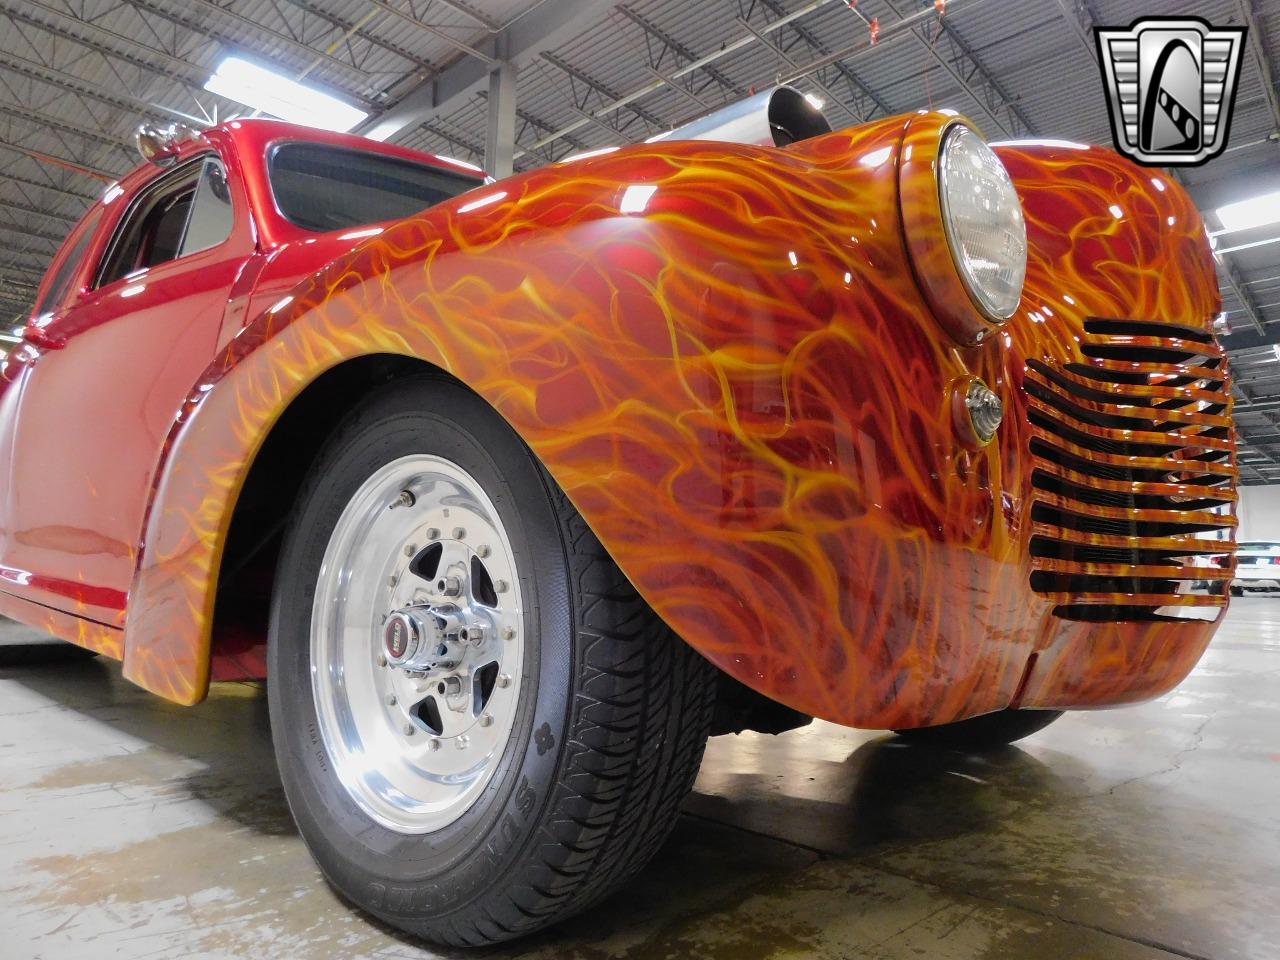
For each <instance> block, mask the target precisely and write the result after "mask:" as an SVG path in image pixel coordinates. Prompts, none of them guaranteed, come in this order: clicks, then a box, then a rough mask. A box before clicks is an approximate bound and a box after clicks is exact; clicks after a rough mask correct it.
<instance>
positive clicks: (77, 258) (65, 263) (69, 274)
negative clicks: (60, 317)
mask: <svg viewBox="0 0 1280 960" xmlns="http://www.w3.org/2000/svg"><path fill="white" fill-rule="evenodd" d="M101 219H102V212H101V210H100V209H99V210H95V211H94V212H93V213H92V214H91V215H90V216H89V219H88V220H87V221H85V224H84V227H83V229H81V231H80V236H79V237H77V238H76V242H75V246H73V247H72V248H71V249H70V250H68V251H67V255H66V256H65V257H63V258H62V262H61V263H60V264H58V272H57V273H55V274H54V275H53V279H52V280H50V281H49V288H48V291H47V292H46V293H45V295H44V296H43V297H41V298H40V302H39V303H37V304H36V306H35V310H34V311H33V315H34V316H37V317H38V316H40V315H41V314H44V313H49V312H50V311H52V310H56V309H58V307H59V306H60V305H61V304H62V301H63V300H65V299H66V296H67V293H68V290H69V288H70V286H71V280H72V278H73V277H74V276H75V275H76V271H77V269H78V268H79V267H80V266H81V264H82V262H83V261H84V254H85V251H86V250H88V249H89V244H90V243H92V242H93V238H94V235H95V234H96V233H97V232H98V221H99V220H101Z"/></svg>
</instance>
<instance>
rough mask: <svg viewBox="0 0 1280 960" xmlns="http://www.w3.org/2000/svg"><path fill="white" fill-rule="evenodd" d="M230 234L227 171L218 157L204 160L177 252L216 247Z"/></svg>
mask: <svg viewBox="0 0 1280 960" xmlns="http://www.w3.org/2000/svg"><path fill="white" fill-rule="evenodd" d="M229 236H231V188H230V187H228V186H227V172H226V171H225V170H223V169H222V164H221V163H219V162H218V161H217V160H206V161H205V162H204V169H202V170H201V171H200V182H199V183H197V184H196V197H195V200H194V201H193V202H192V204H191V221H190V223H188V224H187V235H186V237H184V238H183V241H182V249H181V250H180V251H179V253H178V256H180V257H185V256H186V255H187V254H189V253H199V252H200V251H201V250H208V249H209V248H210V247H216V246H217V245H218V244H220V243H221V242H222V241H223V240H225V239H227V237H229Z"/></svg>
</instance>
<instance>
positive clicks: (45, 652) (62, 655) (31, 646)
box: [0, 640, 98, 667]
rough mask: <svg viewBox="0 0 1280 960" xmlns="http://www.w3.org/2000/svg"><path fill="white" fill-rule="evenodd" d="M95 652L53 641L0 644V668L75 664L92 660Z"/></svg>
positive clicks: (72, 644)
mask: <svg viewBox="0 0 1280 960" xmlns="http://www.w3.org/2000/svg"><path fill="white" fill-rule="evenodd" d="M97 655H98V654H97V651H95V650H86V649H85V648H84V647H77V646H76V645H75V644H74V643H67V642H65V641H63V640H53V641H50V642H47V643H11V644H0V667H38V666H43V665H46V664H51V663H77V662H79V661H81V660H92V659H93V658H94V657H96V656H97Z"/></svg>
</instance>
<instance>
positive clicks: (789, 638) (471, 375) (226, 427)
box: [125, 114, 1218, 728]
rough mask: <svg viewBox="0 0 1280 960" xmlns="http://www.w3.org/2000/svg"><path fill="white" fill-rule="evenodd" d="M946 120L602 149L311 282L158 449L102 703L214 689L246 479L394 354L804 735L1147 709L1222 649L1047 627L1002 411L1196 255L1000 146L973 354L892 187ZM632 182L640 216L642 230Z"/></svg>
mask: <svg viewBox="0 0 1280 960" xmlns="http://www.w3.org/2000/svg"><path fill="white" fill-rule="evenodd" d="M952 121H953V117H951V116H948V115H945V114H924V115H916V116H913V117H906V118H904V117H898V118H892V119H888V120H883V121H879V122H876V123H871V124H868V125H865V126H861V127H858V128H854V129H851V130H845V131H841V132H837V133H834V134H831V135H829V136H826V137H822V138H818V139H815V140H812V141H807V142H805V143H801V144H798V145H796V146H795V147H793V148H790V149H788V150H786V151H777V150H772V149H767V148H754V147H747V146H741V147H738V146H730V145H725V144H703V143H696V142H688V143H664V144H654V145H649V146H636V147H631V148H626V149H624V150H621V151H618V152H616V153H612V154H608V155H604V156H598V157H594V158H592V159H589V160H582V161H578V162H576V163H571V164H559V165H554V166H551V167H548V168H544V169H541V170H537V171H534V172H531V173H528V174H524V175H521V176H518V177H515V178H512V179H510V180H507V181H504V182H502V183H500V184H497V185H493V186H490V187H484V188H481V189H480V190H479V191H477V192H474V193H472V194H469V195H467V196H465V197H463V198H459V199H458V200H455V201H452V202H450V203H447V204H444V205H442V206H440V207H437V208H433V209H432V210H430V211H427V212H425V213H424V214H422V215H421V216H419V217H416V218H413V219H410V220H408V221H405V222H403V223H400V224H399V225H397V226H395V227H393V228H391V229H388V230H387V231H386V232H385V233H383V234H382V235H380V236H378V237H376V238H373V239H371V240H369V241H367V242H365V243H363V244H362V245H361V246H360V247H359V248H358V249H356V250H355V251H353V252H352V253H350V254H349V255H346V256H344V257H342V258H340V259H339V260H337V261H336V262H334V263H333V264H331V265H330V266H329V267H327V268H326V269H325V270H323V271H322V272H321V273H319V274H318V275H317V276H316V277H314V278H313V279H312V280H311V281H309V282H308V283H306V284H304V285H303V286H301V287H300V288H298V289H297V290H296V291H295V292H294V298H293V300H292V301H291V302H290V303H289V304H288V305H286V306H284V307H283V308H282V309H280V310H277V311H274V312H267V313H265V314H263V315H261V316H259V317H257V318H256V319H255V320H253V322H251V323H250V324H249V325H248V326H247V327H246V328H245V329H244V330H243V331H242V332H241V333H240V334H239V335H238V336H237V337H235V338H234V339H233V340H232V341H231V342H230V343H229V344H228V345H227V347H226V349H225V351H224V352H223V353H222V354H221V355H220V356H219V357H218V359H217V360H216V361H215V362H214V363H213V364H212V365H211V366H210V367H209V369H208V370H207V371H206V373H205V375H204V377H203V378H202V379H201V382H200V384H199V385H198V386H197V388H196V389H195V390H194V391H193V393H192V395H191V397H190V399H189V400H188V402H187V405H186V406H185V408H184V409H183V411H182V413H181V416H180V420H179V422H178V423H177V424H176V425H175V428H174V431H173V433H172V434H171V437H170V442H169V447H168V449H167V453H166V457H165V461H164V464H163V467H162V469H161V471H160V474H159V482H158V485H157V489H156V492H155V496H154V503H153V506H152V509H151V511H150V514H149V518H148V525H147V530H146V535H145V537H144V543H145V548H144V550H143V553H142V557H141V561H140V565H139V569H138V573H137V576H136V578H135V581H134V584H133V589H132V591H131V593H130V598H129V609H128V618H127V622H126V636H127V638H128V642H127V644H126V648H125V671H126V675H127V676H128V677H129V678H130V679H132V680H134V681H136V682H138V683H140V684H142V685H143V686H146V687H148V688H149V689H151V690H153V691H155V692H157V693H160V694H162V695H164V696H167V697H170V698H172V699H174V700H178V701H180V702H184V703H192V702H196V701H198V700H199V699H201V698H202V697H203V696H204V693H205V690H206V687H207V683H208V679H209V630H210V620H211V615H212V609H213V598H214V591H215V588H216V575H217V568H218V563H219V558H220V551H221V549H222V544H223V540H224V537H225V534H226V530H227V526H228V523H229V519H230V516H231V512H232V508H233V507H234V504H235V501H236V497H237V494H238V492H239V489H240V487H241V485H242V483H243V482H244V478H245V476H246V474H247V472H248V470H249V468H250V466H251V464H252V462H253V458H254V455H255V453H256V451H257V450H258V449H259V447H260V445H261V444H262V442H263V440H264V438H265V437H266V435H267V434H268V432H269V431H270V429H271V427H272V425H273V423H274V422H275V421H276V419H277V418H278V417H279V416H280V414H281V412H282V411H283V410H284V409H286V408H287V406H288V405H289V403H290V402H291V401H292V400H293V399H294V398H295V397H296V396H297V395H298V394H299V393H300V392H301V391H302V390H303V389H304V388H305V387H306V386H307V385H308V384H309V383H312V382H313V381H314V380H315V379H316V378H317V377H318V376H319V375H320V374H321V373H323V372H324V371H326V370H328V369H330V368H332V367H334V366H335V365H337V364H339V363H341V362H343V361H344V360H347V359H350V358H354V357H359V356H362V355H367V354H371V353H388V354H399V355H406V356H413V357H419V358H422V359H424V360H426V361H428V362H429V363H432V364H435V365H437V366H439V367H441V368H443V369H445V370H447V371H449V372H450V373H452V374H453V375H454V376H456V377H458V378H459V379H460V380H462V381H463V382H464V383H466V384H468V385H469V386H470V387H472V388H473V389H474V390H476V391H477V392H478V393H479V394H480V395H481V396H483V397H485V398H486V399H487V400H488V401H489V402H490V403H491V404H492V405H493V406H494V407H495V408H496V409H497V410H498V411H499V412H500V413H501V414H502V415H503V416H504V417H505V418H506V419H507V420H508V421H509V422H510V423H511V424H512V426H513V427H514V428H515V430H516V431H517V432H518V433H519V434H520V435H521V436H522V437H523V438H524V439H525V441H526V442H528V443H529V445H530V446H531V447H532V449H533V450H534V451H535V452H536V453H537V454H538V456H539V457H540V458H541V459H542V461H543V462H544V463H545V464H546V465H547V467H548V469H549V470H550V472H551V473H552V474H553V476H554V477H555V479H556V480H557V481H558V482H559V483H560V484H561V486H562V487H563V488H564V490H565V491H566V493H567V494H568V495H569V496H570V498H571V499H572V500H573V502H574V503H575V504H576V506H577V507H578V509H579V510H580V511H581V512H582V514H583V515H584V517H585V518H586V519H587V521H588V522H589V523H590V524H591V526H592V527H593V529H594V530H595V531H596V533H597V534H598V535H599V537H600V539H601V540H602V542H603V543H604V544H605V545H606V546H607V548H608V549H609V550H610V552H611V553H612V555H613V556H614V558H615V559H616V560H617V562H618V563H619V565H620V566H621V567H622V569H623V570H624V571H625V572H626V574H627V575H628V577H630V579H631V580H632V581H633V583H635V585H636V586H637V588H638V589H639V590H640V591H641V593H642V594H643V595H644V596H645V597H646V599H648V601H649V602H650V603H651V604H652V605H653V606H654V608H655V609H656V610H657V611H658V612H659V613H660V614H661V615H662V616H663V617H664V618H665V619H666V620H667V622H668V623H670V624H671V626H672V627H673V628H674V629H675V630H676V631H677V632H678V633H680V635H681V636H682V637H684V639H685V640H686V641H688V642H689V643H691V644H692V645H693V646H695V647H696V648H697V649H698V650H700V651H701V652H702V653H704V654H705V655H706V656H707V657H708V658H709V659H711V660H712V661H714V662H715V663H716V664H718V665H719V666H720V667H722V668H723V669H725V670H726V671H728V672H729V673H731V674H732V675H734V676H735V677H737V678H739V679H740V680H742V681H744V682H746V683H747V684H749V685H750V686H752V687H754V688H756V689H757V690H760V691H761V692H763V693H765V694H767V695H769V696H771V697H774V698H776V699H778V700H781V701H784V702H786V703H788V704H790V705H792V706H794V707H796V708H798V709H801V710H804V711H806V712H809V713H813V714H815V715H817V716H820V717H824V718H827V719H830V720H834V721H837V722H841V723H847V724H852V725H857V726H865V727H872V728H881V727H895V726H898V727H900V726H915V725H922V724H929V723H941V722H946V721H950V720H954V719H958V718H962V717H965V716H971V715H976V714H980V713H984V712H988V711H991V710H996V709H1000V708H1002V707H1005V706H1008V705H1011V704H1012V705H1020V706H1027V707H1086V706H1098V705H1105V704H1112V703H1119V702H1125V701H1129V700H1135V699H1141V698H1144V697H1149V696H1153V695H1155V694H1158V693H1160V692H1163V691H1164V690H1166V689H1168V688H1169V687H1171V686H1172V685H1173V684H1175V683H1176V682H1178V680H1180V679H1181V678H1182V676H1184V675H1185V673H1186V672H1187V671H1188V670H1189V669H1190V668H1191V666H1192V665H1193V664H1194V663H1195V661H1196V659H1197V658H1198V657H1199V655H1200V653H1201V652H1202V651H1203V649H1204V646H1205V645H1206V644H1207V643H1208V640H1209V638H1210V637H1211V635H1212V633H1213V630H1214V628H1215V624H1212V623H1204V622H1188V623H1077V622H1071V621H1066V620H1061V619H1058V618H1056V617H1054V616H1053V615H1052V612H1051V611H1052V604H1051V603H1050V601H1048V600H1046V599H1044V598H1042V597H1040V596H1037V595H1036V594H1035V593H1033V592H1032V591H1031V589H1030V588H1029V585H1028V575H1029V572H1030V569H1031V560H1030V557H1029V554H1028V543H1029V539H1030V536H1031V532H1032V523H1031V519H1030V503H1031V487H1030V473H1031V458H1030V454H1029V449H1028V444H1029V437H1030V426H1029V424H1028V423H1027V421H1026V418H1025V406H1026V404H1025V399H1024V397H1023V394H1022V392H1021V390H1020V386H1021V383H1022V379H1023V377H1024V375H1025V360H1026V358H1028V357H1032V358H1034V357H1046V358H1051V359H1056V360H1059V361H1062V360H1065V359H1070V358H1078V356H1079V342H1078V338H1079V337H1080V335H1081V331H1082V329H1083V322H1084V319H1085V317H1087V316H1092V315H1098V316H1114V317H1140V316H1155V317H1159V318H1161V319H1164V320H1167V321H1169V322H1175V323H1181V324H1184V325H1187V326H1191V327H1194V328H1197V329H1206V328H1207V325H1208V323H1209V319H1210V318H1211V317H1212V316H1213V315H1214V314H1215V312H1216V310H1217V309H1218V302H1217V288H1216V283H1215V280H1214V273H1213V268H1212V264H1211V260H1210V254H1209V251H1208V246H1207V242H1206V240H1205V237H1204V233H1203V227H1202V225H1201V223H1200V220H1199V218H1198V216H1197V214H1196V212H1195V210H1194V208H1193V207H1192V205H1191V203H1190V201H1189V200H1188V199H1187V198H1186V196H1185V195H1184V194H1183V193H1182V192H1181V191H1180V190H1178V189H1177V187H1176V186H1174V185H1172V184H1169V185H1166V187H1167V188H1166V189H1163V190H1161V189H1158V188H1155V187H1154V186H1153V185H1152V183H1151V179H1152V178H1151V176H1150V173H1149V172H1144V171H1142V170H1140V169H1139V168H1137V167H1135V166H1133V165H1131V164H1129V163H1128V162H1127V161H1124V160H1122V159H1121V158H1119V157H1118V156H1116V155H1115V154H1112V153H1110V152H1109V151H1105V150H1098V149H1087V150H1086V149H1081V150H1075V149H1073V148H1070V147H1055V146H1011V147H1007V148H1002V149H1001V154H1002V156H1003V157H1004V159H1005V161H1006V163H1007V164H1008V166H1009V168H1010V171H1011V174H1012V175H1013V177H1014V180H1015V182H1016V183H1017V185H1018V188H1019V191H1020V194H1021V195H1022V198H1023V201H1024V204H1025V207H1026V214H1027V221H1028V231H1029V240H1030V246H1031V254H1030V258H1031V259H1030V264H1029V271H1028V278H1027V285H1026V293H1025V296H1024V302H1023V305H1022V307H1021V308H1020V310H1019V312H1018V313H1017V314H1016V315H1015V317H1014V318H1013V320H1011V321H1010V322H1009V324H1008V325H1007V326H1006V327H1004V328H1001V329H1000V330H999V332H998V335H995V336H990V335H989V336H988V337H987V339H986V341H985V343H984V344H983V345H981V346H968V345H965V344H963V343H961V342H957V339H955V337H953V336H952V335H950V334H949V333H948V331H949V330H950V331H952V332H954V333H955V334H956V335H957V336H960V338H961V339H962V340H964V339H971V338H967V337H964V336H963V329H964V328H967V327H969V326H972V329H975V330H976V329H983V327H981V326H980V323H981V322H982V321H979V320H977V319H976V318H975V319H974V320H973V321H972V324H970V323H969V322H968V319H967V318H965V317H963V316H962V315H961V314H956V316H954V317H951V318H939V317H938V316H936V315H935V314H934V312H933V311H931V310H930V309H929V308H928V307H927V305H926V301H925V298H924V296H923V295H922V292H921V286H922V285H926V284H921V283H918V281H917V278H916V276H914V275H913V271H912V260H911V257H910V254H909V253H908V248H909V247H911V249H916V246H917V244H918V242H920V241H921V239H922V238H919V237H916V238H914V239H911V238H908V237H907V236H905V235H904V227H903V224H904V223H906V224H907V225H908V227H909V228H910V229H912V230H928V231H931V233H932V236H931V237H926V238H923V240H924V242H926V243H930V242H931V243H932V244H933V245H934V246H935V248H936V244H937V242H938V236H940V234H941V225H940V223H938V222H936V220H935V221H930V219H929V217H928V215H927V211H928V209H930V207H931V205H932V206H936V204H937V200H936V192H931V191H936V186H935V185H934V181H933V176H932V171H931V170H930V169H929V168H928V165H927V164H923V165H922V164H920V163H918V162H917V161H918V160H919V157H916V158H915V159H914V160H912V161H910V162H907V163H903V162H901V161H903V160H905V159H906V158H904V156H903V148H904V142H906V143H907V144H909V145H910V144H915V143H927V142H928V140H929V138H930V137H932V138H934V139H936V138H937V137H939V136H940V134H941V131H942V129H943V128H944V127H945V125H946V124H947V123H949V122H952ZM631 186H640V187H643V188H648V187H653V188H654V189H653V190H652V191H647V189H646V194H647V198H646V200H645V202H644V204H643V205H642V206H643V210H636V209H635V207H636V206H637V201H636V200H635V199H634V198H635V197H636V196H638V194H632V197H633V200H632V201H630V202H627V203H624V198H625V197H626V196H627V189H628V187H631ZM900 189H901V196H899V190H900ZM484 191H491V192H492V194H493V195H494V199H493V200H492V201H490V202H486V203H483V204H481V203H479V202H478V201H479V200H481V199H487V198H488V194H486V193H484ZM899 201H901V209H900V205H899ZM1111 207H1116V208H1118V209H1120V210H1121V211H1122V215H1121V216H1120V217H1115V216H1113V215H1112V213H1110V212H1109V209H1110V208H1111ZM624 210H625V211H630V212H623V211H624ZM921 210H925V211H926V213H925V214H921V212H920V211H921ZM922 269H924V270H943V269H951V268H950V264H949V262H948V263H946V264H941V263H940V262H939V261H938V260H937V258H936V257H934V258H932V259H927V260H926V261H925V262H923V263H919V262H917V263H916V264H915V270H917V271H919V270H922ZM934 279H935V280H937V281H938V282H942V283H945V282H946V281H945V279H943V278H934ZM953 279H954V278H953ZM957 319H958V321H960V323H959V326H957V322H956V321H957ZM986 329H989V330H990V331H991V332H992V333H995V332H996V329H997V328H992V327H988V328H986ZM974 376H978V377H981V378H983V379H984V380H985V381H986V382H987V383H988V384H990V385H992V386H993V387H994V388H995V389H996V391H997V392H998V393H999V394H1000V395H1001V396H1002V397H1003V398H1004V399H1005V401H1006V403H1007V404H1008V406H1009V413H1008V414H1007V416H1006V420H1005V424H1004V425H1003V426H1002V428H1001V430H1000V432H999V434H998V435H997V439H996V440H995V441H994V442H993V443H992V444H990V445H988V446H985V447H981V448H978V449H974V448H973V444H972V442H971V440H969V439H967V438H963V437H962V436H961V435H960V433H959V432H958V431H957V430H956V428H955V423H954V391H955V390H956V389H963V388H964V386H965V385H966V384H967V383H968V381H969V378H971V377H974Z"/></svg>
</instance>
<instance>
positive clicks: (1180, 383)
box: [1024, 318, 1238, 621]
mask: <svg viewBox="0 0 1280 960" xmlns="http://www.w3.org/2000/svg"><path fill="white" fill-rule="evenodd" d="M1080 354H1081V357H1080V358H1079V359H1077V360H1075V361H1072V362H1064V363H1061V364H1058V363H1054V362H1051V361H1047V360H1043V359H1040V360H1037V359H1031V360H1028V361H1027V376H1026V378H1025V381H1024V391H1025V393H1026V400H1027V416H1028V419H1029V420H1030V424H1031V437H1032V439H1031V453H1032V456H1033V457H1034V459H1035V468H1034V470H1033V472H1032V487H1033V491H1034V492H1033V506H1032V521H1033V528H1032V538H1031V555H1032V573H1031V587H1032V589H1033V590H1035V591H1036V592H1037V593H1039V594H1040V595H1041V596H1043V597H1045V598H1046V599H1047V600H1049V601H1051V602H1052V603H1053V604H1054V613H1055V614H1056V615H1057V616H1059V617H1063V618H1065V619H1070V620H1088V621H1135V620H1136V621H1152V620H1175V621H1176V620H1185V619H1200V620H1208V619H1215V618H1216V617H1217V616H1218V614H1219V613H1220V611H1221V608H1222V607H1223V606H1225V605H1226V597H1227V587H1228V585H1229V584H1230V579H1231V570H1230V567H1229V565H1225V564H1224V563H1223V559H1222V558H1224V557H1229V556H1230V555H1231V554H1232V553H1234V551H1235V542H1234V541H1235V525H1236V519H1235V516H1234V504H1235V501H1236V498H1237V493H1236V481H1237V476H1238V472H1237V467H1236V463H1235V440H1234V436H1233V434H1232V431H1231V396H1230V392H1229V382H1230V381H1229V376H1230V374H1229V373H1228V371H1227V366H1226V360H1225V357H1224V355H1223V352H1222V349H1221V347H1219V346H1218V344H1217V343H1216V342H1214V339H1213V337H1212V336H1211V335H1210V334H1209V333H1207V332H1206V331H1203V330H1195V329H1191V328H1187V327H1181V326H1176V325H1173V324H1163V323H1159V322H1155V321H1150V320H1108V319H1103V318H1091V319H1089V320H1088V321H1086V323H1085V334H1084V336H1083V337H1082V338H1081V341H1080Z"/></svg>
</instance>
